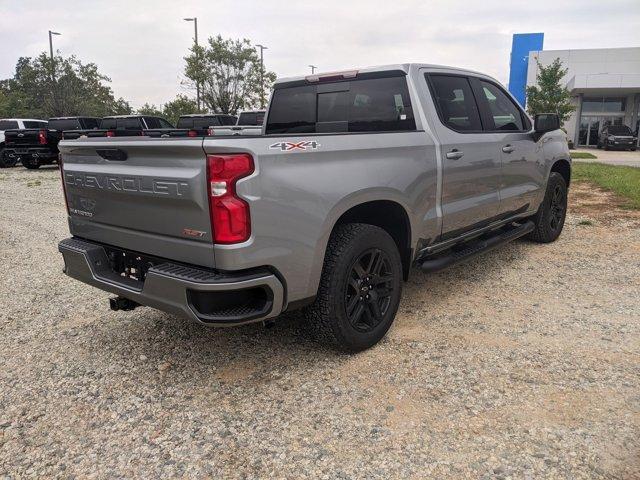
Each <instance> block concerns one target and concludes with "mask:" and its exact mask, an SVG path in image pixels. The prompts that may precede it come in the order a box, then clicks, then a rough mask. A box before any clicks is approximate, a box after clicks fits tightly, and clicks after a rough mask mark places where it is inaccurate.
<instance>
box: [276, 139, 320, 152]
mask: <svg viewBox="0 0 640 480" xmlns="http://www.w3.org/2000/svg"><path fill="white" fill-rule="evenodd" d="M269 148H271V149H274V150H280V151H282V152H295V151H305V150H317V149H318V148H320V144H319V143H318V142H316V141H315V140H303V141H301V142H278V143H273V144H271V145H269Z"/></svg>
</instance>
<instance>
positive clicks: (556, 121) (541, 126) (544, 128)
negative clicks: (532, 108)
mask: <svg viewBox="0 0 640 480" xmlns="http://www.w3.org/2000/svg"><path fill="white" fill-rule="evenodd" d="M533 124H534V130H535V131H536V133H538V134H540V135H542V134H543V133H547V132H551V131H553V130H558V129H559V128H560V117H559V116H558V114H557V113H539V114H537V115H536V116H535V118H534V121H533Z"/></svg>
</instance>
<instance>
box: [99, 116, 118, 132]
mask: <svg viewBox="0 0 640 480" xmlns="http://www.w3.org/2000/svg"><path fill="white" fill-rule="evenodd" d="M117 126H118V121H117V119H115V118H103V119H102V121H101V122H100V129H102V130H113V129H115V128H116V127H117Z"/></svg>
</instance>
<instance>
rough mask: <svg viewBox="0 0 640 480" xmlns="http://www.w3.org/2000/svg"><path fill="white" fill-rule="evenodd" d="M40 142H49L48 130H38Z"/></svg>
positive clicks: (42, 143)
mask: <svg viewBox="0 0 640 480" xmlns="http://www.w3.org/2000/svg"><path fill="white" fill-rule="evenodd" d="M38 143H39V144H40V145H46V144H47V131H46V130H40V131H39V132H38Z"/></svg>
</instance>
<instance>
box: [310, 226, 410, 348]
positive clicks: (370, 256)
mask: <svg viewBox="0 0 640 480" xmlns="http://www.w3.org/2000/svg"><path fill="white" fill-rule="evenodd" d="M401 279H402V262H401V260H400V253H399V252H398V247H397V246H396V244H395V242H394V241H393V239H392V238H391V236H390V235H389V234H388V233H387V232H386V231H384V230H383V229H381V228H379V227H375V226H373V225H367V224H362V223H349V224H345V225H339V226H337V227H336V228H335V230H334V231H333V233H332V234H331V238H330V239H329V243H328V245H327V252H326V255H325V260H324V266H323V269H322V277H321V279H320V286H319V288H318V294H317V296H316V300H315V302H314V303H313V305H311V306H309V307H307V308H306V309H305V317H306V319H307V323H308V325H309V327H311V329H312V330H313V332H314V333H315V334H316V336H317V337H319V338H320V339H321V340H323V341H324V342H325V343H329V344H330V345H332V346H334V347H337V348H339V349H341V350H346V351H349V352H358V351H360V350H364V349H366V348H369V347H371V346H373V345H375V344H376V343H377V342H378V341H380V339H382V337H384V335H385V334H386V333H387V331H388V330H389V328H390V327H391V324H392V323H393V320H394V318H395V316H396V312H397V310H398V305H399V303H400V295H401V290H402V280H401Z"/></svg>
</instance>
